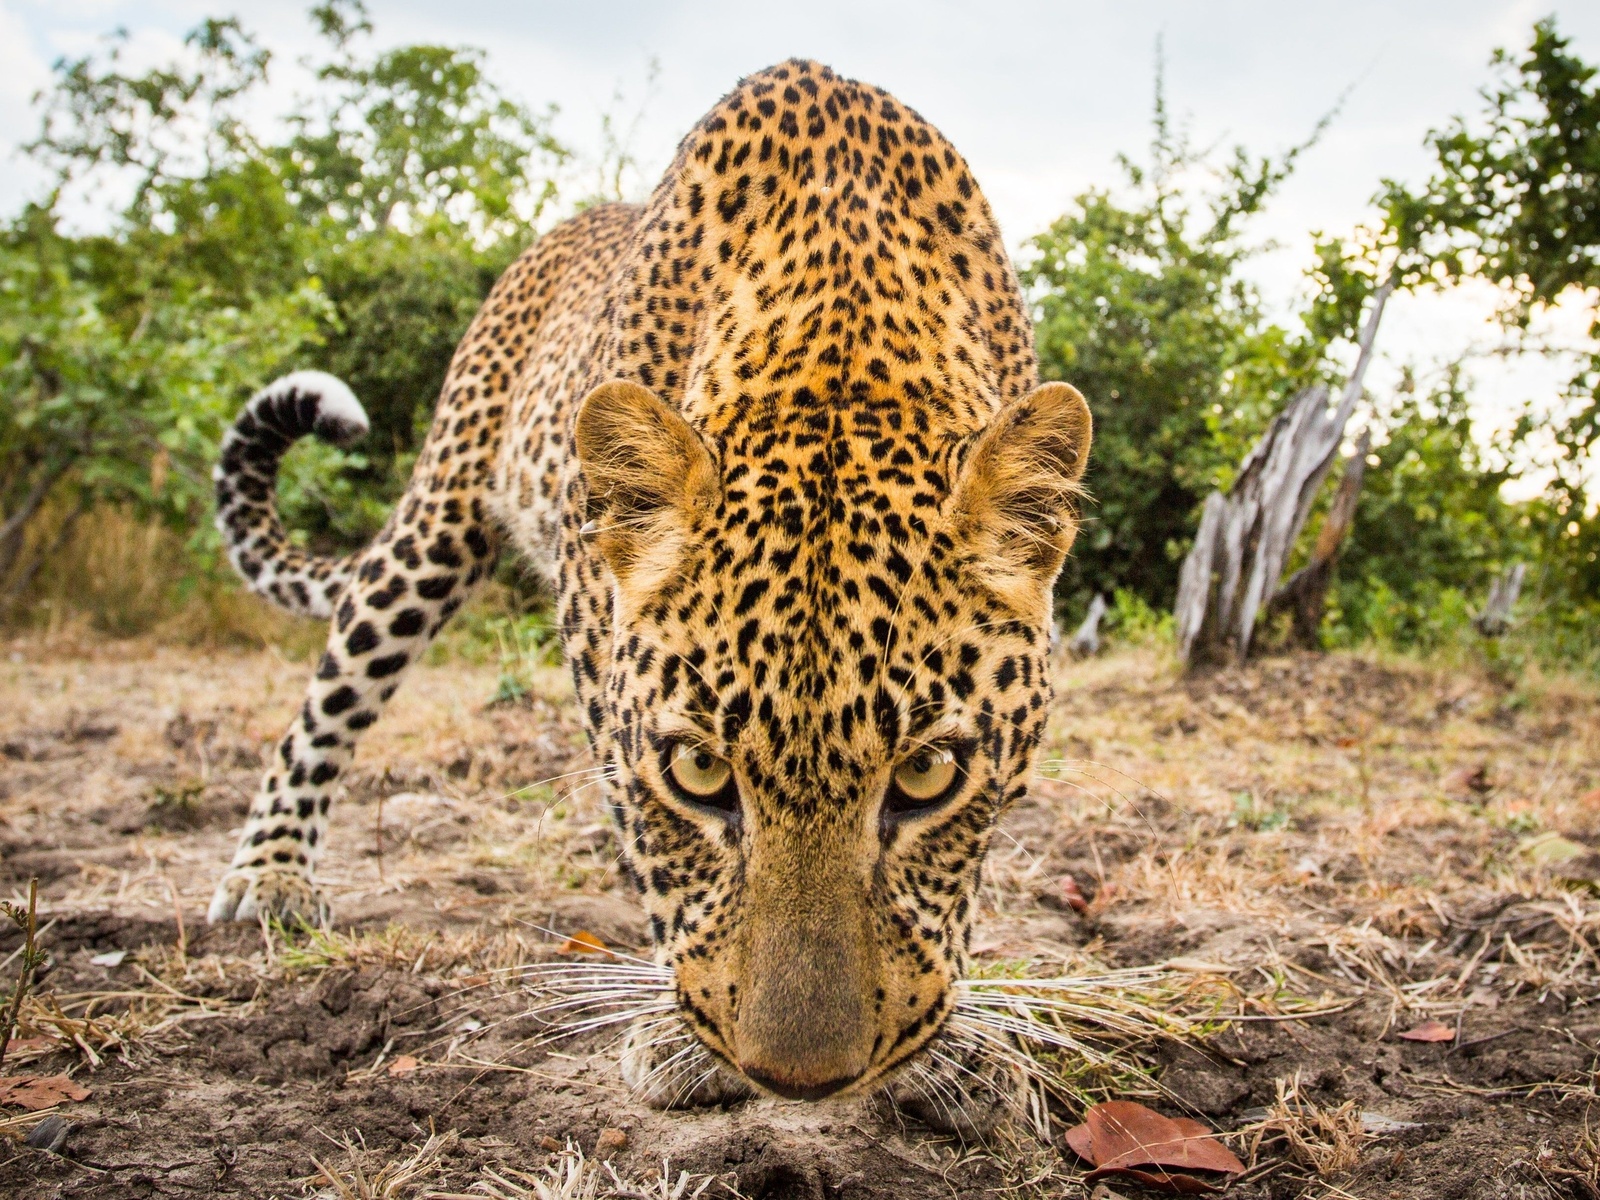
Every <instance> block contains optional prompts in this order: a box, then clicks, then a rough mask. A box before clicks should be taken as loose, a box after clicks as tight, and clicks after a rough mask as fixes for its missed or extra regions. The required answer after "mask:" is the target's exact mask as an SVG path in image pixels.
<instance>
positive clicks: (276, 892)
mask: <svg viewBox="0 0 1600 1200" xmlns="http://www.w3.org/2000/svg"><path fill="white" fill-rule="evenodd" d="M206 916H207V919H209V920H210V921H211V922H212V924H216V923H217V922H219V921H255V920H258V919H260V918H261V917H264V916H265V917H276V918H278V919H279V920H280V921H284V922H292V921H303V922H305V923H306V924H308V925H314V926H316V927H318V928H320V929H326V928H327V927H328V925H329V923H330V921H331V920H332V917H333V912H332V909H331V908H330V907H329V905H328V898H327V896H325V895H324V894H323V891H322V889H321V888H319V887H318V886H317V885H316V883H315V882H314V881H313V880H312V879H311V877H310V876H309V875H306V874H305V873H304V872H302V871H298V870H295V869H293V868H292V867H233V868H231V869H230V870H229V871H228V873H227V874H226V875H224V876H223V877H222V879H221V881H220V882H219V883H218V884H217V890H216V892H215V893H214V894H213V895H212V897H211V908H210V909H209V910H208V911H207V913H206Z"/></svg>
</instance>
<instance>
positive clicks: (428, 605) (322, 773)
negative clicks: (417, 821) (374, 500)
mask: <svg viewBox="0 0 1600 1200" xmlns="http://www.w3.org/2000/svg"><path fill="white" fill-rule="evenodd" d="M401 507H402V513H406V514H408V515H409V516H410V518H411V519H409V520H407V519H404V517H402V518H400V519H397V520H395V521H392V522H391V524H390V526H389V528H387V529H386V530H385V531H384V533H383V534H382V535H380V536H379V538H378V540H377V541H376V542H375V543H374V544H373V545H372V546H371V547H369V548H368V549H367V550H366V551H365V552H364V553H363V554H362V555H361V557H360V558H359V559H358V561H357V563H356V565H355V571H354V574H353V577H352V579H351V581H350V583H349V585H348V586H347V588H346V590H345V592H344V594H343V595H342V596H341V597H340V599H339V602H338V605H337V607H336V609H335V611H334V618H333V623H332V626H331V627H330V629H329V631H328V644H327V649H326V651H325V652H324V653H323V655H322V659H321V661H320V662H319V663H318V665H317V671H316V676H315V678H314V679H313V680H312V681H311V685H310V687H309V688H308V689H307V691H306V699H305V703H304V704H303V705H302V706H301V708H300V712H299V713H298V715H297V716H296V717H295V719H294V721H293V722H292V723H291V724H290V726H289V729H288V731H287V732H286V733H285V734H284V735H283V738H282V740H281V741H280V742H279V743H278V746H277V750H276V751H275V753H274V757H273V762H272V764H271V766H270V767H269V768H268V769H267V772H266V775H265V776H264V777H263V779H262V781H261V787H260V790H259V791H258V792H257V793H256V797H255V801H254V802H253V803H252V804H251V806H250V817H249V820H248V822H247V823H246V825H245V829H244V835H243V837H242V838H241V839H240V842H239V848H238V850H237V851H236V852H235V853H234V856H233V862H232V863H231V864H230V866H229V867H228V870H227V873H226V874H225V875H223V877H222V880H221V882H220V883H218V884H217V890H216V893H215V895H214V896H213V897H212V900H211V909H210V918H211V920H213V921H226V920H230V919H234V920H253V919H255V918H256V917H257V916H259V915H272V916H278V917H283V918H291V917H299V918H303V919H305V920H308V921H312V922H315V923H318V924H326V923H327V921H328V918H329V906H328V902H327V899H326V897H325V896H324V895H323V894H322V892H321V890H320V889H319V888H318V887H317V884H316V881H315V869H316V863H317V857H318V855H319V853H320V851H321V850H322V849H323V847H324V846H325V845H326V839H327V828H328V809H329V807H330V805H331V804H332V798H333V789H334V787H335V786H336V784H337V782H338V779H339V777H340V776H341V775H342V774H343V773H344V771H345V770H346V768H348V767H349V765H350V762H351V759H352V758H353V757H354V754H355V748H356V741H357V739H358V738H359V737H360V736H361V734H362V732H363V731H364V730H366V729H367V728H368V727H370V726H371V725H372V723H373V722H374V721H376V720H377V719H378V713H379V711H380V710H381V709H382V707H383V705H384V704H385V703H386V702H387V701H388V699H389V698H390V697H391V696H393V695H394V693H395V689H396V688H398V687H399V685H400V680H401V677H402V675H403V674H404V672H405V670H406V668H407V667H408V666H410V664H411V663H412V662H413V661H414V660H415V659H416V657H417V656H418V655H419V654H421V652H422V651H423V650H424V649H425V648H426V647H427V644H428V642H429V641H430V640H431V639H432V638H433V636H434V635H435V634H436V633H438V631H439V629H440V628H441V627H442V626H443V625H444V623H445V622H446V621H448V620H449V619H450V617H451V615H452V614H454V612H455V611H456V609H457V608H459V607H460V606H461V604H462V603H463V602H464V601H465V600H466V598H467V597H468V595H470V593H471V592H472V590H473V589H474V588H475V587H476V586H477V585H478V584H479V583H480V582H481V581H482V579H483V578H484V576H485V575H486V574H487V572H488V570H489V568H490V566H491V565H492V562H493V555H494V548H493V545H492V539H491V537H490V536H489V533H488V531H487V530H485V529H482V528H479V527H478V526H476V525H473V524H469V523H467V522H465V521H461V520H457V521H456V522H454V523H450V522H449V520H448V517H449V516H450V515H451V514H452V513H461V512H463V511H464V508H463V506H462V505H460V504H453V505H451V506H449V507H448V508H446V506H444V505H442V504H436V503H434V502H433V501H432V500H431V498H429V497H427V496H423V497H421V498H418V499H416V500H412V499H410V498H407V499H405V500H402V501H401ZM441 515H443V516H444V517H445V518H446V519H445V520H441Z"/></svg>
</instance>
